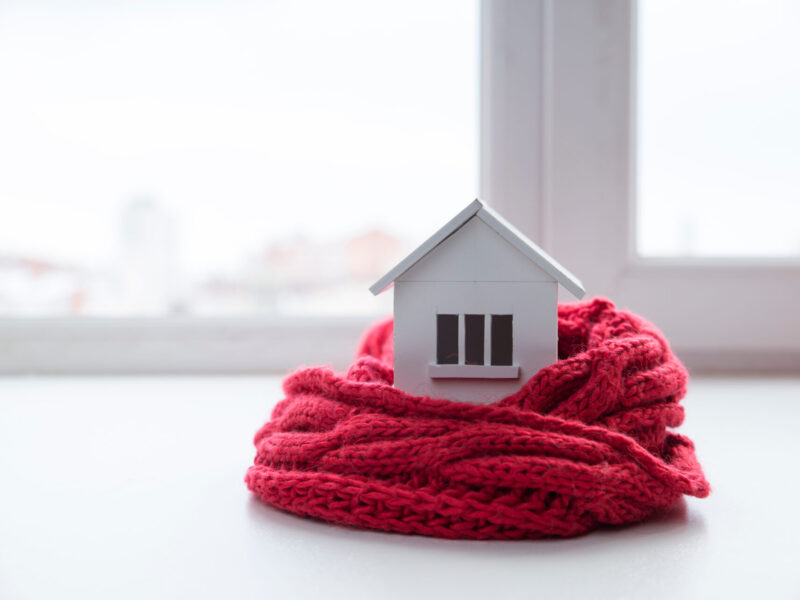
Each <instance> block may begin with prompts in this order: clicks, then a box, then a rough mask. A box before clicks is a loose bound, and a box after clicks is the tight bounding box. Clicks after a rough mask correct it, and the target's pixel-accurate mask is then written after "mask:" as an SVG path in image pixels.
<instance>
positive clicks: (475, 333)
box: [464, 315, 484, 365]
mask: <svg viewBox="0 0 800 600" xmlns="http://www.w3.org/2000/svg"><path fill="white" fill-rule="evenodd" d="M483 321H484V316H483V315H464V336H465V339H464V354H465V355H466V360H465V362H466V363H467V364H468V365H482V364H483Z"/></svg>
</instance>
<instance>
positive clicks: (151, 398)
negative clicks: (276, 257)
mask: <svg viewBox="0 0 800 600" xmlns="http://www.w3.org/2000/svg"><path fill="white" fill-rule="evenodd" d="M280 384H281V378H279V377H264V376H258V377H242V376H237V377H207V376H204V377H192V376H189V377H0V398H1V399H2V401H0V481H2V482H3V493H2V494H1V495H0V531H2V533H3V537H2V543H0V596H2V597H3V598H4V599H5V598H8V599H16V598H49V597H55V596H60V597H64V598H81V599H89V600H91V599H93V598H103V599H105V598H110V597H111V598H120V597H124V598H181V597H192V598H193V599H194V600H205V599H207V598H209V599H210V598H225V597H237V598H238V597H241V598H245V597H259V596H261V597H263V596H267V595H268V596H269V597H271V598H276V599H284V598H298V599H303V598H316V597H319V596H320V593H319V591H320V586H321V585H322V583H321V582H325V597H326V598H327V600H336V599H338V598H348V599H352V598H384V599H386V600H393V599H395V598H397V599H407V598H426V597H431V596H432V593H431V590H443V589H448V590H450V591H451V592H452V594H451V595H453V596H457V597H458V598H459V599H460V600H470V599H473V598H475V599H478V598H489V597H491V596H492V595H493V594H494V595H497V590H498V589H499V588H498V586H501V587H502V589H503V594H502V595H503V596H504V597H508V598H523V597H529V596H531V593H530V592H531V590H536V592H537V594H538V595H539V596H540V597H543V598H548V597H561V598H568V597H573V598H650V599H652V600H661V599H667V598H669V599H670V600H672V599H675V598H708V597H725V596H729V597H768V598H788V597H795V596H796V592H797V590H798V576H797V568H796V565H797V564H798V563H800V545H798V544H797V543H796V540H797V539H798V538H800V521H798V520H797V519H794V518H787V515H793V514H795V512H796V498H797V497H798V495H800V481H799V480H798V478H797V477H792V476H788V475H787V474H790V473H792V472H793V470H792V469H793V468H794V457H795V456H798V455H800V437H798V436H797V435H796V427H795V423H797V422H798V419H799V418H800V404H799V403H798V402H797V399H798V397H800V378H792V379H790V378H778V379H744V378H737V379H708V378H692V380H691V381H690V384H689V394H688V396H687V397H686V399H685V400H684V402H683V403H682V404H683V405H684V406H685V407H686V422H685V424H684V425H683V426H682V427H681V428H680V429H679V430H678V431H679V432H680V433H683V434H686V435H688V436H689V437H690V438H691V439H692V440H693V441H694V442H695V443H696V445H697V453H698V457H699V459H700V462H701V464H702V466H703V468H704V469H705V471H706V474H707V475H708V479H709V481H710V483H711V487H712V493H711V496H709V497H708V498H705V499H702V500H701V499H698V498H686V500H685V501H683V502H679V503H678V505H677V506H676V507H675V508H674V509H673V510H671V511H669V512H668V513H667V514H665V515H663V516H660V517H656V518H654V519H650V520H647V521H645V522H644V523H641V524H637V525H633V526H630V527H607V528H602V529H600V530H599V531H595V532H593V533H590V534H588V535H585V536H580V537H577V538H573V539H568V540H548V539H545V540H532V541H524V542H523V541H520V542H505V541H497V542H470V541H453V540H439V539H433V538H425V537H421V536H411V535H396V534H389V533H380V532H374V531H367V530H361V529H352V528H349V527H341V526H336V525H329V524H326V523H323V522H321V521H317V520H313V519H304V518H300V517H296V516H294V515H291V514H288V513H285V512H282V511H279V510H277V509H275V508H273V507H270V506H267V505H265V504H263V503H262V502H260V501H258V500H257V499H256V498H255V497H254V496H253V494H251V493H250V492H249V491H248V490H247V488H246V487H245V485H244V481H243V479H244V472H245V470H246V469H247V467H248V466H249V465H250V464H252V462H253V455H254V454H255V449H254V447H253V442H252V440H253V434H254V432H255V430H256V429H257V428H258V427H260V426H261V425H262V424H263V423H264V422H265V421H266V420H267V419H268V417H269V414H270V412H271V410H272V408H273V407H274V406H275V404H276V403H277V402H278V401H279V400H280V399H281V398H283V397H284V393H283V391H282V390H281V386H280ZM754 399H758V410H754V409H753V403H754ZM721 418H724V419H725V423H726V426H725V427H720V426H719V425H720V419H721ZM743 432H746V434H747V440H748V443H747V444H743V443H742V439H743ZM98 448H108V449H110V451H108V452H100V451H98ZM53 457H57V463H58V465H57V468H54V461H53ZM764 490H769V492H770V493H769V495H768V497H767V496H765V491H764ZM767 502H768V505H769V510H764V507H765V506H766V505H767V504H766V503H767ZM776 532H779V533H777V534H776ZM309 556H312V557H313V558H314V560H309ZM398 573H404V574H405V576H398ZM575 573H581V577H579V578H576V577H575ZM765 573H768V574H769V576H768V577H765V576H764V574H765ZM440 596H441V595H440Z"/></svg>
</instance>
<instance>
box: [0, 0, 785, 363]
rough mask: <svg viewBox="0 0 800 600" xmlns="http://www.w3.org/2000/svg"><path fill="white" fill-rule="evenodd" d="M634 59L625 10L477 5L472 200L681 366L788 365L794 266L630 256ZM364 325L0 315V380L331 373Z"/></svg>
mask: <svg viewBox="0 0 800 600" xmlns="http://www.w3.org/2000/svg"><path fill="white" fill-rule="evenodd" d="M635 60H636V5H635V2H634V1H633V0H571V1H569V2H566V1H555V0H483V3H482V6H481V73H482V78H481V127H480V129H481V144H480V163H481V195H482V197H483V198H484V199H485V200H487V201H488V202H489V203H491V204H492V205H494V206H495V207H496V208H497V209H498V210H499V211H500V212H501V213H502V214H504V216H506V217H507V218H508V219H509V220H511V221H512V222H514V223H515V224H516V225H517V226H518V227H519V228H520V229H522V230H523V231H524V232H525V233H527V234H528V235H529V236H531V237H532V238H533V239H534V240H536V241H537V242H538V243H540V245H542V246H543V247H545V248H546V249H547V250H548V251H550V252H551V253H552V254H553V255H554V256H556V257H558V260H559V261H560V262H562V263H563V264H564V265H566V266H567V267H568V268H570V270H572V271H573V272H575V273H576V274H577V275H578V276H579V277H580V278H581V279H582V280H583V282H584V283H585V285H586V289H587V291H588V292H589V295H590V296H592V295H605V296H607V297H609V298H611V299H612V300H614V302H615V303H616V304H617V305H618V306H622V307H629V308H631V309H632V310H634V311H636V312H639V313H641V314H643V315H645V316H646V317H647V318H649V319H650V320H651V321H653V322H654V323H656V324H657V325H658V326H659V327H660V328H661V329H662V330H663V331H664V332H665V333H666V335H667V337H668V338H669V339H670V341H671V344H672V346H673V348H674V349H675V350H676V352H677V353H678V355H679V356H680V357H681V358H682V359H683V360H684V362H686V363H687V364H688V365H689V366H690V367H693V368H695V369H704V370H721V371H734V372H736V371H744V370H746V371H782V372H796V371H798V370H800V318H797V317H795V306H796V304H797V300H798V298H800V261H798V260H796V259H775V260H765V259H752V260H742V259H721V260H710V259H709V260H707V259H702V260H700V259H697V260H689V259H680V260H678V259H675V260H672V259H669V260H655V259H642V258H640V257H637V256H636V252H635V236H634V223H635V209H636V202H635V194H636V178H635V172H636V165H635V157H636V119H635V115H636V76H635V75H636V68H635ZM364 293H365V294H367V293H369V292H368V291H367V290H364ZM563 299H566V298H563ZM370 320H371V319H370V318H367V317H364V318H330V317H316V318H279V317H269V318H266V317H248V318H200V317H198V318H189V317H181V318H174V317H167V318H19V319H18V318H2V319H0V373H27V372H39V373H226V372H227V373H246V372H283V371H286V370H289V369H292V368H295V367H296V366H298V365H309V364H330V365H332V366H333V367H334V368H339V369H341V368H344V367H345V366H346V365H347V364H348V362H349V361H350V359H351V358H352V354H353V352H354V351H355V348H356V345H357V341H358V339H359V338H360V336H361V335H362V333H363V330H364V328H365V327H366V326H367V325H368V323H369V322H370Z"/></svg>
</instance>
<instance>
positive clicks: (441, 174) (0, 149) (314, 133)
mask: <svg viewBox="0 0 800 600" xmlns="http://www.w3.org/2000/svg"><path fill="white" fill-rule="evenodd" d="M477 17H478V6H477V2H476V1H467V2H462V1H461V0H443V1H439V2H434V3H429V2H423V1H421V0H411V1H410V2H402V3H400V2H396V3H383V2H381V3H375V2H370V1H367V0H343V1H341V2H333V3H332V2H325V1H323V0H302V1H299V2H278V3H274V2H264V3H259V2H247V1H244V0H232V1H224V2H223V1H211V2H201V3H197V2H190V1H188V0H170V1H167V2H162V1H156V0H144V1H141V2H134V3H131V2H125V3H122V2H102V3H74V2H70V3H64V2H60V1H57V0H41V1H37V2H27V1H23V0H8V1H4V2H3V3H2V4H1V5H0V81H2V86H3V92H2V94H0V171H1V172H2V177H0V209H1V210H2V213H1V214H2V218H0V316H2V315H11V316H13V315H124V316H127V315H134V316H136V315H156V316H160V315H167V314H189V315H202V314H211V315H252V314H279V315H285V314H292V313H294V314H302V315H305V314H312V313H313V314H337V315H338V314H343V313H358V314H366V313H375V312H380V313H384V314H386V313H389V312H390V310H391V294H384V295H383V296H381V297H379V298H375V297H373V296H372V295H371V294H370V293H369V292H368V291H367V286H368V285H369V284H371V283H372V282H373V281H374V280H375V279H377V278H378V277H379V276H380V275H381V274H383V273H384V272H385V270H386V268H387V267H388V266H390V265H391V264H393V263H394V262H395V261H396V260H397V259H399V258H401V257H402V256H403V255H404V253H406V252H407V251H409V250H411V249H413V248H414V247H415V245H416V243H418V242H419V241H421V240H422V239H424V238H425V237H426V236H428V235H430V233H431V231H432V230H435V229H436V227H438V226H439V224H440V223H442V222H445V221H447V220H448V219H449V218H451V216H452V214H453V213H454V212H456V211H457V210H459V209H460V208H461V207H463V206H464V204H465V203H466V202H468V201H469V200H470V199H472V198H474V197H475V196H476V195H477V193H476V191H477V156H478V150H477V122H478V103H477V99H478V43H477V38H478V20H477Z"/></svg>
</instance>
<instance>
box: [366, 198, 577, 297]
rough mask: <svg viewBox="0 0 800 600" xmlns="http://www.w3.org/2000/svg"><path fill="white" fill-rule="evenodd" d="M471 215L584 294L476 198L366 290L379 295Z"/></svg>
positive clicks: (572, 279) (547, 257)
mask: <svg viewBox="0 0 800 600" xmlns="http://www.w3.org/2000/svg"><path fill="white" fill-rule="evenodd" d="M473 217H477V218H479V219H480V220H481V221H483V222H484V223H486V224H487V225H488V226H489V227H491V228H492V229H493V230H494V231H495V232H496V233H498V234H499V235H500V236H501V237H502V238H503V239H504V240H506V241H507V242H508V243H509V244H511V245H512V246H514V247H515V248H516V249H517V250H519V251H520V252H522V253H523V254H524V255H525V256H527V257H528V258H529V259H530V260H531V261H533V262H534V263H536V265H537V266H538V267H539V268H540V269H542V270H543V271H544V272H545V273H547V274H548V275H550V276H551V277H552V278H553V279H555V280H556V281H558V282H559V283H560V284H561V285H563V286H564V287H565V288H566V289H567V290H568V291H570V292H571V293H572V294H574V295H575V296H576V297H577V298H582V297H583V295H584V294H585V293H586V290H585V289H583V284H581V282H580V280H579V279H578V278H577V277H575V276H574V275H573V274H572V273H570V272H569V271H567V270H566V269H565V268H564V267H562V266H561V265H560V264H559V263H558V262H557V261H556V260H555V259H554V258H552V257H551V256H550V255H549V254H547V252H545V251H544V250H542V249H541V248H540V247H539V246H537V245H536V244H534V243H533V242H532V241H530V240H529V239H528V238H527V237H526V236H525V234H523V233H522V232H521V231H519V230H518V229H517V228H516V227H514V226H513V225H512V224H511V223H509V222H508V221H506V220H505V219H504V218H503V217H501V216H500V215H499V214H497V213H496V212H495V211H493V210H492V209H491V208H489V207H488V206H486V205H485V204H484V203H483V202H481V201H480V200H474V201H472V202H471V203H470V204H469V206H467V207H466V208H465V209H464V210H462V211H461V212H460V213H458V214H457V215H456V216H455V217H453V218H452V219H450V221H448V222H447V223H445V225H444V226H443V227H442V228H441V229H439V231H437V232H436V233H434V234H433V235H432V236H431V237H429V238H428V239H427V240H425V241H424V242H423V243H422V244H421V245H420V246H418V247H417V249H416V250H414V251H413V252H412V253H411V254H409V255H408V256H406V257H405V258H404V259H403V260H401V261H400V262H399V263H397V265H395V266H394V268H393V269H392V270H391V271H389V272H388V273H386V275H384V276H383V277H381V278H380V279H379V280H378V281H376V282H375V283H374V284H372V286H371V287H370V288H369V291H371V292H372V293H373V294H375V295H376V296H377V295H378V294H380V293H381V292H382V291H383V290H385V289H386V288H388V287H389V286H390V285H391V284H392V283H393V282H394V281H395V280H396V279H397V278H398V277H400V276H401V275H402V274H403V273H405V272H406V271H408V270H409V269H410V268H411V267H413V266H414V265H415V264H416V263H417V262H419V261H420V260H421V259H422V258H423V257H424V256H425V255H426V254H428V253H429V252H430V251H431V250H433V249H434V248H436V246H438V245H439V244H441V243H442V242H443V241H444V240H446V239H447V238H448V237H450V236H451V235H453V234H454V233H455V232H456V231H458V230H459V229H460V228H461V227H462V226H463V225H465V224H466V223H467V221H469V220H470V219H472V218H473Z"/></svg>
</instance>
